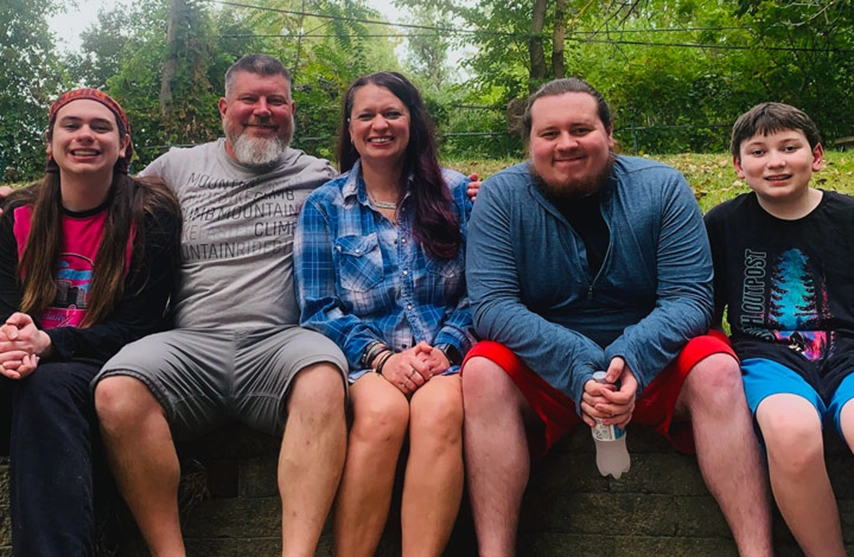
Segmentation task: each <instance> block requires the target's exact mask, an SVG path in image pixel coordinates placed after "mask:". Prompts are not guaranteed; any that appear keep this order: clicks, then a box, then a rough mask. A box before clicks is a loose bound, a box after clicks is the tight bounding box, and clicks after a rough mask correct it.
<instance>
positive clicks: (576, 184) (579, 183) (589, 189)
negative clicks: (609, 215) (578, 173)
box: [528, 153, 615, 199]
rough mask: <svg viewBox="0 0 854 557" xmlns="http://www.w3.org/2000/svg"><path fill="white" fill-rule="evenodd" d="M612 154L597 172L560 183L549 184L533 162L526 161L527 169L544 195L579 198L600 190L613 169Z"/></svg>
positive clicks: (613, 159)
mask: <svg viewBox="0 0 854 557" xmlns="http://www.w3.org/2000/svg"><path fill="white" fill-rule="evenodd" d="M614 161H615V158H614V154H613V153H611V154H610V155H608V162H607V163H605V167H604V168H603V169H602V172H600V173H599V174H594V175H592V176H585V177H584V178H582V179H580V180H572V181H569V182H564V183H561V184H549V183H547V182H546V181H545V179H543V177H542V176H541V175H540V173H539V172H537V169H536V168H534V164H533V162H528V170H529V171H530V172H531V176H532V177H533V179H534V184H536V186H537V188H538V189H539V190H540V191H541V192H543V194H544V195H545V196H546V197H551V198H558V199H561V198H562V199H580V198H582V197H588V196H590V195H593V194H594V193H596V192H598V191H599V190H601V189H602V188H603V187H604V186H605V184H606V183H608V179H609V178H610V177H611V172H612V171H613V170H614Z"/></svg>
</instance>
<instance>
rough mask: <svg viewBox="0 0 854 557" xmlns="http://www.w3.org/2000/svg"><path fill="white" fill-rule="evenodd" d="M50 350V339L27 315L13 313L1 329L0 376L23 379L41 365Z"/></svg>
mask: <svg viewBox="0 0 854 557" xmlns="http://www.w3.org/2000/svg"><path fill="white" fill-rule="evenodd" d="M49 348H50V337H49V336H48V335H47V333H45V332H44V331H42V330H40V329H39V328H38V327H36V324H35V322H33V318H32V317H30V316H29V315H27V314H26V313H20V312H18V313H13V314H12V315H11V316H9V319H7V320H6V323H4V324H3V326H2V327H0V374H3V375H5V376H6V377H8V378H9V379H23V378H25V377H27V376H28V375H29V374H31V373H32V372H33V371H34V370H35V369H36V367H37V366H38V365H39V355H40V354H44V353H45V352H46V351H47V350H48V349H49Z"/></svg>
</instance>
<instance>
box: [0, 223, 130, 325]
mask: <svg viewBox="0 0 854 557" xmlns="http://www.w3.org/2000/svg"><path fill="white" fill-rule="evenodd" d="M14 215H15V225H14V233H15V239H16V240H17V243H18V260H19V261H20V260H21V257H22V256H23V253H24V249H25V248H26V246H27V240H28V238H29V235H30V220H31V218H32V208H31V207H29V206H23V207H18V208H17V209H15V211H14ZM106 217H107V212H106V211H98V212H97V213H95V214H93V215H89V216H85V217H75V216H70V215H63V216H62V234H63V238H64V245H63V249H62V251H61V253H60V256H59V260H58V261H57V263H56V276H57V284H58V288H57V292H56V297H55V298H54V300H53V303H52V304H51V305H50V307H48V308H47V309H45V310H43V311H41V312H39V313H38V314H36V315H35V317H36V319H37V320H38V322H39V323H40V325H41V327H42V328H43V329H53V328H54V327H79V326H80V324H81V323H82V322H83V318H84V317H85V315H86V307H87V306H88V300H89V286H90V285H91V283H92V273H93V271H94V269H95V257H96V255H97V253H98V246H99V245H100V244H101V238H102V237H103V235H104V223H105V220H106ZM132 242H133V234H131V237H130V238H129V239H128V249H127V256H126V258H127V259H126V261H125V269H128V268H129V267H130V255H131V246H132V245H133V244H132Z"/></svg>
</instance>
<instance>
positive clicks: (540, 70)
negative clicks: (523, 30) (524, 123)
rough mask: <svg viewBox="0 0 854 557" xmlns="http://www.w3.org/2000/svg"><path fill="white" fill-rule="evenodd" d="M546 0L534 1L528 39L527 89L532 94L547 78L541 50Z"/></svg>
mask: <svg viewBox="0 0 854 557" xmlns="http://www.w3.org/2000/svg"><path fill="white" fill-rule="evenodd" d="M546 2H547V0H535V2H534V13H533V17H532V19H531V36H530V38H529V39H528V53H529V54H530V56H531V73H530V78H529V79H528V89H529V90H530V92H532V93H533V92H534V91H536V90H537V88H538V87H539V86H540V85H541V84H542V83H543V82H544V81H545V80H546V78H547V77H548V67H547V66H546V54H545V51H544V49H543V27H544V26H545V23H546Z"/></svg>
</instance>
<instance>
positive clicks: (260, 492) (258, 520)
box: [0, 425, 854, 557]
mask: <svg viewBox="0 0 854 557" xmlns="http://www.w3.org/2000/svg"><path fill="white" fill-rule="evenodd" d="M226 441H227V442H226ZM628 445H629V450H630V452H631V453H632V469H631V471H630V472H629V473H627V474H626V475H625V476H623V478H621V479H620V480H613V479H611V478H602V477H601V476H599V474H598V472H597V471H596V466H595V456H594V452H593V444H592V442H591V441H590V439H589V433H588V432H587V431H586V430H585V429H584V428H578V429H577V430H576V431H575V432H574V433H573V434H572V435H571V436H569V437H568V438H567V439H565V440H564V441H562V442H561V443H560V444H559V445H558V446H557V447H556V448H555V450H554V451H552V453H551V454H550V455H549V456H548V457H547V458H546V459H545V460H543V461H542V462H540V463H536V464H535V465H533V466H532V470H531V482H530V485H529V488H528V491H527V492H526V494H525V499H524V501H523V508H522V517H521V523H520V528H519V552H518V554H519V555H520V557H554V556H562V555H585V556H590V557H598V556H602V557H604V556H609V557H629V556H632V557H634V556H637V555H659V556H691V557H697V556H709V557H712V556H714V557H727V556H733V557H735V556H736V555H737V551H736V548H735V544H734V543H733V541H732V537H731V535H730V533H729V529H728V528H727V526H726V523H725V521H724V518H723V516H722V514H721V512H720V510H719V509H718V506H717V504H716V503H715V501H714V500H713V499H712V497H711V496H710V495H709V494H708V492H707V491H706V488H705V485H704V484H703V481H702V478H701V477H700V473H699V470H698V469H697V464H696V460H695V459H694V458H693V457H690V456H686V455H681V454H678V453H676V452H675V451H674V450H673V449H672V448H670V446H669V445H668V444H667V442H665V441H664V440H663V439H661V438H660V437H658V436H657V435H656V434H654V433H653V432H651V431H649V430H647V429H645V428H642V427H637V428H635V427H632V426H630V427H629V430H628ZM826 445H827V448H826V452H827V460H828V469H829V471H830V474H831V479H832V481H833V485H834V490H835V492H836V494H837V498H838V500H839V512H840V516H841V518H842V521H843V533H844V534H845V541H846V544H848V552H849V554H850V555H854V477H852V475H851V474H850V468H851V454H850V452H848V449H847V447H845V445H844V444H843V443H841V442H840V441H839V440H838V439H837V437H836V435H835V434H831V435H828V436H827V438H826ZM278 447H279V441H278V439H275V438H273V437H269V436H266V435H263V434H260V433H257V432H253V431H250V430H248V429H246V428H243V427H241V426H236V425H230V426H227V427H225V428H223V429H221V430H219V431H217V432H215V433H213V434H211V435H209V436H206V437H204V438H202V439H200V440H198V441H196V442H194V443H191V444H187V445H183V446H182V447H181V450H180V454H181V458H182V464H183V466H184V476H183V478H182V498H183V499H182V500H183V501H184V506H185V508H187V509H188V510H186V511H185V512H184V517H183V525H184V534H185V538H186V540H187V548H188V553H189V555H191V556H205V557H225V556H247V555H251V556H253V557H255V556H259V557H264V556H267V555H270V556H275V555H278V554H280V551H281V539H280V520H281V518H280V517H281V514H280V504H279V498H278V495H277V482H276V460H277V453H278ZM395 499H396V502H395V503H394V505H397V504H399V494H396V497H395ZM8 514H9V512H8V466H7V464H6V463H5V462H2V461H0V557H10V556H11V547H10V545H9V544H10V541H9V536H10V521H9V516H8ZM116 522H118V523H119V524H124V526H123V528H124V530H125V531H124V532H123V534H122V542H121V545H120V549H118V550H115V551H109V552H106V551H105V552H103V553H102V555H104V556H105V557H106V556H108V555H109V557H137V556H144V555H147V551H146V550H145V546H144V544H143V543H142V542H141V540H140V538H139V534H138V532H136V531H135V529H134V528H133V527H132V526H130V527H128V526H127V524H126V523H127V518H126V517H125V519H124V520H118V521H116ZM398 525H399V513H398V512H395V511H392V513H391V516H390V517H389V525H388V527H387V528H386V532H385V533H384V536H383V540H382V542H381V545H380V548H379V550H378V552H377V555H379V556H381V557H391V556H393V555H399V554H400V529H399V526H398ZM774 534H775V549H776V552H777V555H779V556H781V557H788V556H792V557H794V556H798V555H802V553H801V552H800V550H799V549H798V548H797V545H796V544H795V542H794V540H793V538H792V536H791V534H790V533H789V532H788V530H787V529H786V527H785V524H784V523H783V522H782V520H780V517H779V516H776V517H775V532H774ZM476 551H477V545H476V541H475V538H474V534H473V525H472V519H471V514H470V511H469V508H468V502H467V501H464V502H463V508H462V510H461V512H460V517H459V518H458V520H457V526H456V528H455V530H454V534H453V536H452V539H451V542H450V544H449V546H448V549H447V551H446V552H445V554H446V555H448V556H454V557H456V556H468V555H475V554H476ZM317 555H318V556H320V557H327V556H329V557H331V556H332V555H333V553H332V535H331V531H330V529H329V525H328V524H327V528H326V529H325V530H324V533H323V536H322V538H321V543H320V545H319V547H318V551H317Z"/></svg>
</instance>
